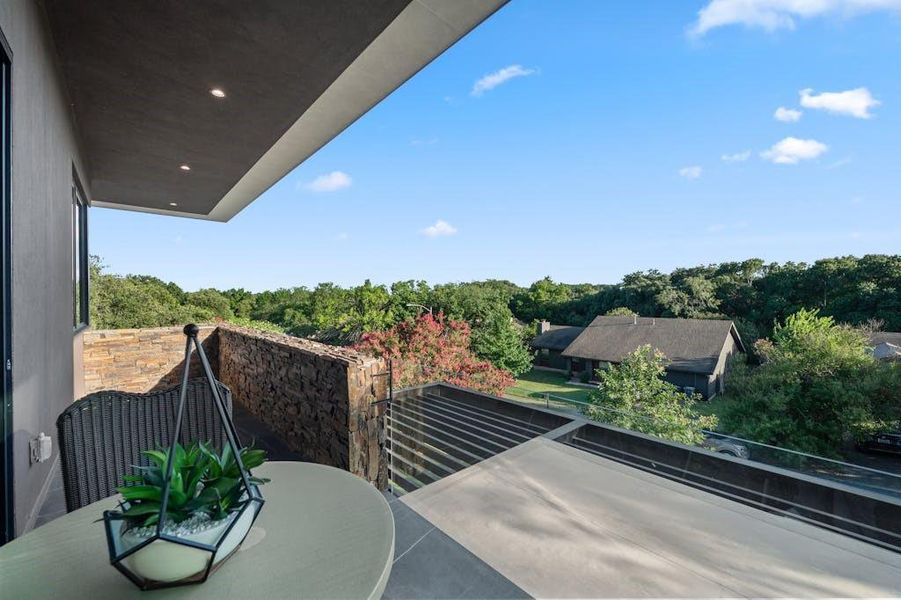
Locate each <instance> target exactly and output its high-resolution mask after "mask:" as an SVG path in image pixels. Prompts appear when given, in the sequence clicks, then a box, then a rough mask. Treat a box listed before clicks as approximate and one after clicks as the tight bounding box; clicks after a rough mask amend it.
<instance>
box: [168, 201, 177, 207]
mask: <svg viewBox="0 0 901 600" xmlns="http://www.w3.org/2000/svg"><path fill="white" fill-rule="evenodd" d="M169 206H178V202H170V203H169Z"/></svg>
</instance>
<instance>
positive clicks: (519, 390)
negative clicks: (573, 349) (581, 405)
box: [507, 369, 591, 402]
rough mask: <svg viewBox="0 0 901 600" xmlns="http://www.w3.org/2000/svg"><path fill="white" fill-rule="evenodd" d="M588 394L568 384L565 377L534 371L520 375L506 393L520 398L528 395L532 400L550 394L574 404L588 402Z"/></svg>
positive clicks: (580, 388) (589, 391) (589, 390)
mask: <svg viewBox="0 0 901 600" xmlns="http://www.w3.org/2000/svg"><path fill="white" fill-rule="evenodd" d="M590 393H591V389H590V388H587V387H582V386H578V385H573V384H571V383H569V382H568V380H567V377H566V375H561V374H559V373H552V372H549V371H538V370H535V369H533V370H531V371H529V372H528V373H526V374H524V375H521V376H520V377H519V378H518V379H517V380H516V386H515V387H513V388H511V389H510V390H508V391H507V394H508V395H511V396H519V397H521V396H523V395H525V394H528V395H529V396H531V397H533V398H534V397H536V396H539V397H540V396H542V395H543V394H551V395H553V396H560V397H561V398H566V399H567V400H573V401H575V402H588V394H590Z"/></svg>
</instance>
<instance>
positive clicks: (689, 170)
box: [679, 165, 704, 179]
mask: <svg viewBox="0 0 901 600" xmlns="http://www.w3.org/2000/svg"><path fill="white" fill-rule="evenodd" d="M703 172H704V169H702V168H701V167H699V166H697V165H692V166H690V167H682V168H681V169H679V176H680V177H684V178H685V179H697V178H698V177H700V176H701V173H703Z"/></svg>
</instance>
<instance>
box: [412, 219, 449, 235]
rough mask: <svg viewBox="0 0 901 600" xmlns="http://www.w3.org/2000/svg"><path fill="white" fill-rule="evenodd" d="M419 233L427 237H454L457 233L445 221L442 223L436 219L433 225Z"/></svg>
mask: <svg viewBox="0 0 901 600" xmlns="http://www.w3.org/2000/svg"><path fill="white" fill-rule="evenodd" d="M420 233H422V235H425V236H428V237H444V236H448V235H454V234H455V233H457V228H456V227H454V226H453V225H451V224H450V223H448V222H447V221H443V220H441V219H438V220H437V221H435V224H434V225H429V226H428V227H426V228H425V229H423V230H422V231H421V232H420Z"/></svg>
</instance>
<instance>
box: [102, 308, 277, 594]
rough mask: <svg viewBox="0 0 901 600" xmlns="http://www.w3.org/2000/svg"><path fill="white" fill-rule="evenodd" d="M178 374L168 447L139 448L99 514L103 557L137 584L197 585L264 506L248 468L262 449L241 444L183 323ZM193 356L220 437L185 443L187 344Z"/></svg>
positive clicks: (260, 458) (192, 332) (193, 333)
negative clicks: (116, 497) (115, 503)
mask: <svg viewBox="0 0 901 600" xmlns="http://www.w3.org/2000/svg"><path fill="white" fill-rule="evenodd" d="M184 331H185V335H186V336H187V344H186V348H185V363H184V375H183V377H182V385H181V390H180V394H179V405H178V412H177V417H176V422H175V423H174V433H173V435H172V443H171V445H170V446H169V447H168V448H161V449H148V450H146V451H145V452H144V455H145V456H146V457H147V462H148V464H146V465H137V466H135V467H134V469H135V472H134V474H131V475H128V476H126V477H125V481H124V482H123V483H124V485H123V486H122V487H120V488H117V489H118V491H119V492H120V493H121V494H122V498H123V500H122V501H121V503H120V506H119V509H118V510H111V511H105V512H104V514H103V520H104V525H105V527H106V537H107V543H108V546H109V554H110V562H111V563H112V564H113V566H115V567H116V568H117V569H118V570H119V571H121V572H122V573H123V574H125V575H126V576H127V577H128V578H129V579H130V580H131V581H132V582H134V583H135V584H136V585H137V586H138V587H140V588H141V589H154V588H159V587H170V586H176V585H183V584H188V583H201V582H203V581H206V579H207V577H209V576H210V574H211V573H212V572H214V571H215V570H216V568H218V567H219V566H220V565H221V564H222V563H223V562H224V561H225V560H226V559H227V558H229V557H230V556H231V555H232V554H234V552H235V551H236V550H237V549H238V547H239V546H240V545H241V543H242V542H243V541H244V538H245V537H246V536H247V534H248V532H249V531H250V528H251V527H252V525H253V523H254V520H255V519H256V517H257V515H258V514H259V512H260V509H261V508H262V506H263V502H264V500H263V496H262V494H261V493H260V489H259V486H260V485H261V484H263V483H265V482H266V480H263V479H258V478H256V477H253V476H252V475H251V472H250V469H252V468H254V467H256V466H258V465H260V464H262V463H263V462H264V461H265V452H263V451H262V450H255V449H252V448H241V447H240V445H239V443H238V436H237V433H236V431H235V428H234V423H233V422H232V420H231V416H230V415H229V412H228V410H227V409H226V406H225V403H224V402H223V399H222V397H221V394H220V390H219V388H218V385H217V382H216V380H215V378H214V377H213V374H212V370H211V369H210V365H209V361H208V360H207V357H206V354H205V353H204V350H203V347H202V345H201V344H200V343H199V342H198V340H197V333H198V328H197V327H196V326H195V325H188V326H186V327H185V329H184ZM194 349H196V353H197V355H198V356H199V358H200V362H201V364H202V366H203V370H204V372H205V374H206V377H207V381H208V382H209V385H210V389H211V391H212V397H213V403H214V404H215V408H216V413H217V417H218V419H219V421H220V422H221V426H222V429H223V431H222V433H223V435H222V436H219V438H220V440H221V443H220V444H219V446H218V447H217V446H216V445H215V444H214V443H213V442H208V441H198V440H194V441H187V440H185V439H184V436H183V435H182V425H183V421H184V420H185V418H186V415H185V400H186V393H187V389H188V373H189V370H190V360H191V357H192V354H193V350H194Z"/></svg>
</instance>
